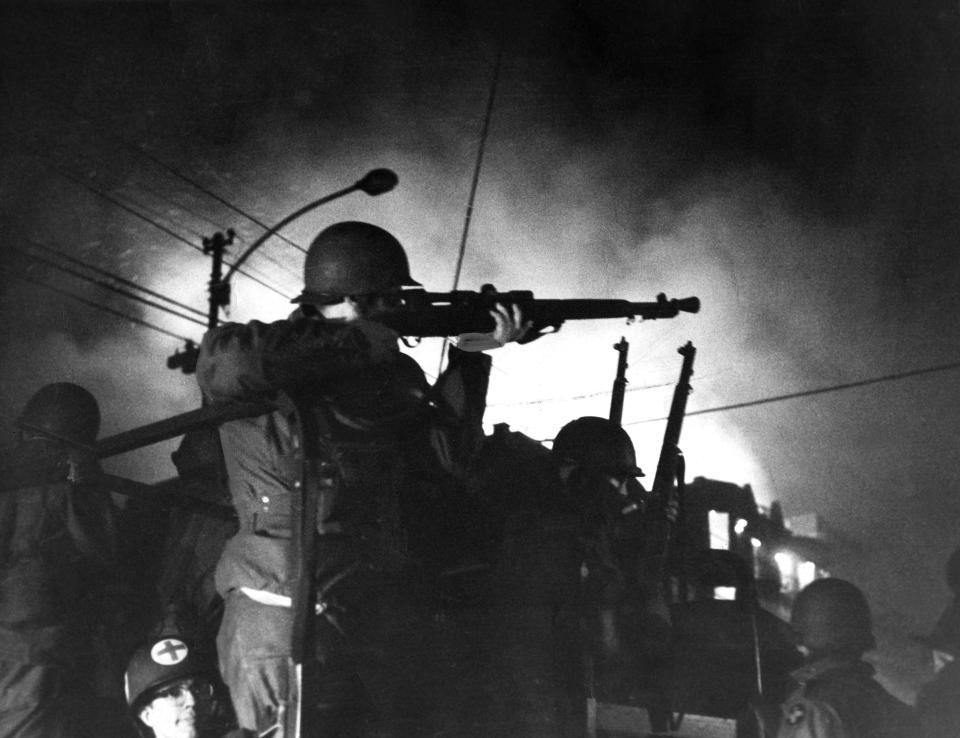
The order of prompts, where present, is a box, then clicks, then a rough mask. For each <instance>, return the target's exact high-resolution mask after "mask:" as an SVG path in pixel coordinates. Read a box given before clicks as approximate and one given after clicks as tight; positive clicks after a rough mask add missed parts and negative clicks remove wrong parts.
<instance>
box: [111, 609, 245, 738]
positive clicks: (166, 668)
mask: <svg viewBox="0 0 960 738" xmlns="http://www.w3.org/2000/svg"><path fill="white" fill-rule="evenodd" d="M124 691H125V693H126V697H127V704H128V705H129V708H130V716H131V718H132V719H133V721H134V724H135V725H136V728H137V734H138V735H139V736H140V737H141V738H220V736H231V738H242V737H243V736H245V735H252V734H247V733H245V732H243V731H239V730H233V731H232V732H231V728H232V727H233V725H231V722H232V713H231V712H230V710H229V706H228V705H226V704H225V701H226V699H227V698H226V689H225V688H224V686H223V682H222V681H221V679H220V675H219V674H218V673H217V669H216V666H215V664H214V662H213V660H211V659H209V658H208V654H204V653H203V652H202V651H200V650H198V649H197V648H196V647H195V643H194V641H193V640H192V639H189V638H185V637H184V636H183V634H182V633H181V632H180V630H179V628H177V627H169V624H168V625H167V627H164V628H161V629H160V631H159V632H158V633H156V634H155V635H154V636H153V637H152V638H150V639H149V640H148V641H147V642H146V643H145V644H143V645H141V646H140V647H139V648H137V650H136V651H134V653H133V655H132V656H131V658H130V661H129V663H128V664H127V669H126V672H125V673H124Z"/></svg>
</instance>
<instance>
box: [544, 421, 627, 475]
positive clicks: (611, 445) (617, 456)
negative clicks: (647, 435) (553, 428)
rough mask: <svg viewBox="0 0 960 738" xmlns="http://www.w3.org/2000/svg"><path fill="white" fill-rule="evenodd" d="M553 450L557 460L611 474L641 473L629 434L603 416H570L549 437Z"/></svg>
mask: <svg viewBox="0 0 960 738" xmlns="http://www.w3.org/2000/svg"><path fill="white" fill-rule="evenodd" d="M553 454H554V456H555V457H556V458H557V459H558V460H559V461H561V462H563V461H568V462H573V463H576V464H577V465H579V466H584V467H588V468H591V469H595V470H598V471H602V472H607V473H611V474H626V475H628V476H632V477H642V476H643V472H642V471H641V470H640V468H639V467H638V466H637V454H636V452H635V451H634V448H633V441H631V440H630V436H628V435H627V432H626V431H625V430H624V429H623V428H621V427H620V426H619V425H617V424H616V423H614V422H613V421H612V420H607V419H606V418H600V417H593V416H585V417H582V418H577V419H576V420H571V421H570V422H569V423H567V424H566V425H565V426H563V428H561V429H560V432H559V433H557V437H556V438H555V439H554V440H553Z"/></svg>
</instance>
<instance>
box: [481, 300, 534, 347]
mask: <svg viewBox="0 0 960 738" xmlns="http://www.w3.org/2000/svg"><path fill="white" fill-rule="evenodd" d="M490 316H491V317H492V318H493V322H494V323H495V324H496V328H494V330H493V340H494V341H496V342H497V343H498V344H499V345H500V346H506V345H507V344H508V343H513V342H515V341H521V340H523V338H524V337H525V336H526V335H527V333H528V332H529V331H530V327H531V323H530V321H524V320H523V313H522V311H521V310H520V306H519V305H517V304H516V303H514V304H513V305H511V306H510V308H509V309H508V308H507V306H506V305H501V304H500V303H497V304H496V306H495V307H494V309H493V310H491V311H490Z"/></svg>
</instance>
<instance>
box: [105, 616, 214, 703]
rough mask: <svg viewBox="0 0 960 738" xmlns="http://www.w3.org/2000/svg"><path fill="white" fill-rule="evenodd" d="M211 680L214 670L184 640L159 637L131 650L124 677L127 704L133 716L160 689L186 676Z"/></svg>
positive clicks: (177, 637)
mask: <svg viewBox="0 0 960 738" xmlns="http://www.w3.org/2000/svg"><path fill="white" fill-rule="evenodd" d="M196 676H206V677H210V678H211V680H212V679H213V678H214V667H213V665H212V664H211V663H210V662H209V661H208V659H206V658H205V657H204V656H203V655H202V654H200V653H199V652H198V651H197V650H196V649H195V648H194V647H193V645H191V644H190V643H189V642H188V641H187V640H186V639H183V638H181V637H179V635H177V634H174V635H162V636H159V637H157V638H155V639H153V640H151V641H149V642H147V643H145V644H144V645H142V646H140V647H139V648H138V649H137V650H136V651H134V653H133V656H131V657H130V661H129V663H128V664H127V671H126V673H125V674H124V676H123V688H124V694H125V695H126V698H127V704H128V705H130V709H131V710H132V711H133V713H134V714H135V715H136V714H137V713H138V712H139V711H140V709H141V708H142V707H144V706H145V705H146V704H147V703H149V702H150V701H151V700H152V699H153V695H154V694H155V693H156V691H157V690H159V689H161V688H162V687H164V686H166V685H168V684H172V683H173V682H177V681H180V680H181V679H187V678H188V677H196Z"/></svg>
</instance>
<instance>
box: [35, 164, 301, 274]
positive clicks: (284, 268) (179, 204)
mask: <svg viewBox="0 0 960 738" xmlns="http://www.w3.org/2000/svg"><path fill="white" fill-rule="evenodd" d="M78 153H79V156H80V157H82V158H83V159H85V160H87V161H90V162H92V163H94V164H96V165H102V163H103V162H102V161H98V160H96V159H94V158H93V157H91V156H90V155H87V154H84V153H82V152H78ZM35 155H36V156H39V157H40V158H43V159H46V160H48V161H52V157H50V156H49V155H46V154H39V153H37V154H35ZM118 186H119V187H124V188H126V187H133V188H136V189H138V190H140V191H141V192H143V193H145V194H148V195H152V196H153V197H156V198H157V199H159V200H161V201H162V202H166V203H169V204H170V205H172V206H173V207H175V208H177V209H179V210H181V211H183V212H185V213H187V214H189V215H191V216H192V217H193V218H195V219H197V220H200V221H203V222H205V223H207V224H209V225H211V226H213V227H214V228H216V229H218V230H220V231H226V230H228V229H227V227H226V226H224V225H223V224H221V223H217V222H216V221H214V220H212V219H211V218H208V217H207V216H206V215H203V214H202V213H198V212H197V211H195V210H193V209H192V208H190V207H188V206H187V205H184V204H183V203H182V202H180V201H178V200H175V199H173V198H172V197H170V196H169V195H166V194H164V193H162V192H160V191H158V190H155V189H153V188H151V187H148V186H146V185H144V184H142V183H140V182H133V183H132V184H130V183H125V182H120V183H119V184H118ZM129 199H130V201H132V202H133V203H134V204H136V205H137V207H140V208H142V209H143V210H145V211H147V212H149V213H151V214H152V215H153V216H154V217H155V218H159V219H161V220H167V221H169V220H170V217H169V216H168V215H166V214H164V213H161V212H158V211H157V210H156V209H154V208H151V207H150V206H149V205H145V204H144V203H143V202H139V201H137V200H135V199H134V198H132V197H129ZM245 217H249V216H245ZM180 225H181V227H183V228H184V229H185V230H187V231H188V232H190V233H191V234H192V235H194V236H197V237H198V238H201V239H202V238H204V237H205V234H203V233H201V232H200V231H198V230H196V229H194V228H190V227H189V226H186V225H183V224H182V223H181V224H180ZM257 225H260V224H259V223H257ZM236 238H237V240H239V241H244V240H245V239H244V238H243V237H242V236H240V235H238V236H236ZM260 256H261V257H262V258H263V259H264V260H266V261H269V262H270V263H271V264H273V265H274V266H275V267H277V268H278V269H280V270H281V271H283V272H285V273H286V274H288V275H290V276H292V277H295V278H299V276H300V275H299V274H297V272H296V271H294V270H293V269H291V268H290V267H289V266H287V264H286V263H284V262H283V261H281V260H280V259H278V258H276V257H273V256H270V254H268V253H267V252H261V253H260Z"/></svg>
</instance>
